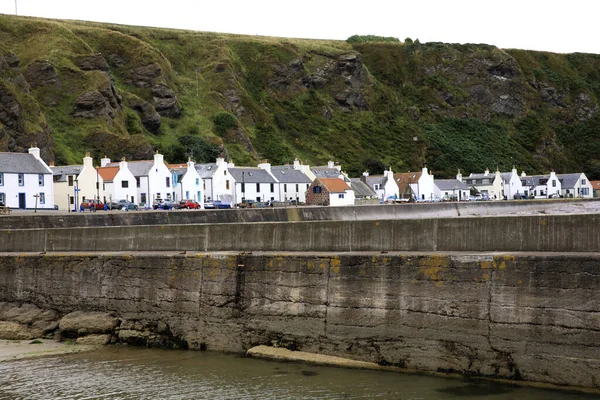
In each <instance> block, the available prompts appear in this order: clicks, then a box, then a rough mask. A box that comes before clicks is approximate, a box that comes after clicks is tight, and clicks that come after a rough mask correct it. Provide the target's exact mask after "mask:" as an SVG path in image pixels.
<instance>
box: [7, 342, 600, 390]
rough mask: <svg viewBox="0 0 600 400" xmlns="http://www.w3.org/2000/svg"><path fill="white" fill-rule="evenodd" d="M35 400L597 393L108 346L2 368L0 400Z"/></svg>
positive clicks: (8, 363)
mask: <svg viewBox="0 0 600 400" xmlns="http://www.w3.org/2000/svg"><path fill="white" fill-rule="evenodd" d="M36 399H44V400H50V399H77V400H84V399H85V400H91V399H111V400H113V399H114V400H138V399H161V400H163V399H177V400H182V399H200V400H203V399H210V400H221V399H252V400H254V399H261V400H262V399H278V400H288V399H289V400H308V399H327V400H337V399H344V400H348V399H401V400H430V399H436V400H445V399H456V400H459V399H470V400H478V399H491V400H508V399H510V400H525V399H527V400H537V399H540V400H541V399H544V400H554V399H556V400H558V399H560V400H575V399H585V400H591V399H600V396H593V395H585V394H579V393H567V392H563V391H549V390H540V389H532V388H524V387H518V386H510V385H500V384H496V383H492V382H482V381H472V382H469V381H467V380H459V379H442V378H434V377H427V376H417V375H409V374H401V373H395V372H381V371H367V370H353V369H342V368H331V367H320V366H313V365H307V364H296V363H281V362H271V361H264V360H257V359H251V358H242V357H236V356H233V355H227V354H219V353H212V352H194V351H173V350H150V349H139V348H127V347H113V348H106V349H102V350H99V351H96V352H92V353H79V354H71V355H66V356H56V357H47V358H41V359H30V360H20V361H11V362H5V363H0V400H36Z"/></svg>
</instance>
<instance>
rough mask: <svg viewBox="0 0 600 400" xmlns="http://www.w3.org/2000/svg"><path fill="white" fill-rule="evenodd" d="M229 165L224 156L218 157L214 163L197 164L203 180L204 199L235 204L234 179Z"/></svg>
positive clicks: (197, 169) (196, 166)
mask: <svg viewBox="0 0 600 400" xmlns="http://www.w3.org/2000/svg"><path fill="white" fill-rule="evenodd" d="M229 166H230V165H229V164H228V163H226V162H225V159H224V158H222V157H219V158H217V160H216V162H215V163H214V164H196V165H195V168H196V171H197V172H198V175H200V178H201V179H202V181H203V183H202V190H203V193H204V201H215V200H217V201H221V202H222V203H225V204H235V203H234V201H235V200H234V192H233V182H234V179H233V177H232V176H231V174H230V173H229ZM232 166H233V164H232Z"/></svg>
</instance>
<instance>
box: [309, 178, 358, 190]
mask: <svg viewBox="0 0 600 400" xmlns="http://www.w3.org/2000/svg"><path fill="white" fill-rule="evenodd" d="M317 179H319V182H321V183H322V184H323V186H325V187H326V188H327V190H328V191H329V193H344V192H345V191H346V190H352V188H351V187H350V186H348V184H347V183H346V182H344V180H343V179H340V178H317Z"/></svg>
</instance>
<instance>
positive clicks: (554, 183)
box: [552, 179, 556, 187]
mask: <svg viewBox="0 0 600 400" xmlns="http://www.w3.org/2000/svg"><path fill="white" fill-rule="evenodd" d="M552 187H556V179H552Z"/></svg>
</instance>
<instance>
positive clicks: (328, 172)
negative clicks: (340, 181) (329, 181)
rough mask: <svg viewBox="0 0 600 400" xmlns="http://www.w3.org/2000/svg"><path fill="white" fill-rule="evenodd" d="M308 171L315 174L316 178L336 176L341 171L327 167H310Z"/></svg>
mask: <svg viewBox="0 0 600 400" xmlns="http://www.w3.org/2000/svg"><path fill="white" fill-rule="evenodd" d="M310 171H311V172H312V173H313V174H315V176H316V177H317V178H337V177H339V176H340V174H341V172H340V170H338V169H337V168H329V167H311V168H310Z"/></svg>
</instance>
